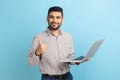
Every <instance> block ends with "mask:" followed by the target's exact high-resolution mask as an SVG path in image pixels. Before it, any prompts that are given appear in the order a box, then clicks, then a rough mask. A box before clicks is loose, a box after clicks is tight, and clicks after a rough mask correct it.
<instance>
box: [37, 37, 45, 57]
mask: <svg viewBox="0 0 120 80" xmlns="http://www.w3.org/2000/svg"><path fill="white" fill-rule="evenodd" d="M45 51H46V45H45V44H44V43H43V42H42V41H41V40H40V39H38V48H37V49H36V52H35V54H36V55H37V56H39V55H40V54H42V53H44V52H45Z"/></svg>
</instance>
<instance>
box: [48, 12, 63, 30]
mask: <svg viewBox="0 0 120 80" xmlns="http://www.w3.org/2000/svg"><path fill="white" fill-rule="evenodd" d="M47 21H48V25H49V28H50V29H51V30H58V29H59V28H60V26H61V24H62V22H63V17H62V13H61V12H55V11H52V12H50V13H49V15H48V17H47Z"/></svg>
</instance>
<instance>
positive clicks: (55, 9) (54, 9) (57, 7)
mask: <svg viewBox="0 0 120 80" xmlns="http://www.w3.org/2000/svg"><path fill="white" fill-rule="evenodd" d="M52 11H55V12H61V13H62V17H63V9H62V8H61V7H59V6H53V7H51V8H49V10H48V16H49V13H50V12H52Z"/></svg>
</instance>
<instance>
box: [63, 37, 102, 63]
mask: <svg viewBox="0 0 120 80" xmlns="http://www.w3.org/2000/svg"><path fill="white" fill-rule="evenodd" d="M103 41H104V39H101V40H97V41H95V42H94V43H93V45H92V46H91V48H90V49H89V51H88V53H87V54H86V55H85V56H80V57H77V58H75V59H70V58H67V59H63V60H61V62H83V61H84V60H86V59H88V58H92V57H93V56H94V55H95V54H96V52H97V50H98V49H99V48H100V46H101V44H102V43H103Z"/></svg>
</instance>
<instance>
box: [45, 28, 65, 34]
mask: <svg viewBox="0 0 120 80" xmlns="http://www.w3.org/2000/svg"><path fill="white" fill-rule="evenodd" d="M46 32H47V34H48V35H54V34H53V33H52V31H50V29H49V28H48V29H47V30H46ZM59 35H63V32H62V31H61V30H60V34H59ZM54 36H55V35H54Z"/></svg>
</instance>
